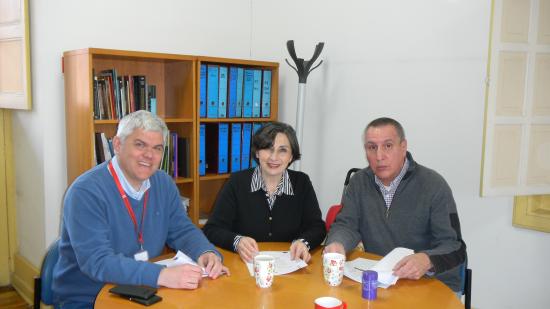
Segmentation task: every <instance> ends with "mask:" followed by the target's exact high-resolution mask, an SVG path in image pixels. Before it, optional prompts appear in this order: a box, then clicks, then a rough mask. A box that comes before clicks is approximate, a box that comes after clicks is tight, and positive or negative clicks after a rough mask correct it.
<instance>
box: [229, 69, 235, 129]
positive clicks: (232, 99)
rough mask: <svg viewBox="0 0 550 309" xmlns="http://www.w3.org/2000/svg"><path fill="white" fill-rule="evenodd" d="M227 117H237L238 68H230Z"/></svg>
mask: <svg viewBox="0 0 550 309" xmlns="http://www.w3.org/2000/svg"><path fill="white" fill-rule="evenodd" d="M227 117H228V118H235V117H237V67H233V66H232V67H229V86H228V98H227Z"/></svg>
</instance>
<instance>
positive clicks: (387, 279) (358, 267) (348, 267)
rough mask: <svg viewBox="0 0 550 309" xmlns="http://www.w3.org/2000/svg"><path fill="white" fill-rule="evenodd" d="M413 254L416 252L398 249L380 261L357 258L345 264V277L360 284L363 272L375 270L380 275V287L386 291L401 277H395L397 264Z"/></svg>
mask: <svg viewBox="0 0 550 309" xmlns="http://www.w3.org/2000/svg"><path fill="white" fill-rule="evenodd" d="M413 253H414V251H413V250H411V249H407V248H401V247H397V248H395V249H393V250H392V251H391V252H390V253H388V254H387V255H386V256H385V257H383V258H382V259H381V260H380V261H374V260H368V259H363V258H357V259H355V260H353V261H349V262H346V263H345V265H344V275H345V276H346V277H348V278H350V279H352V280H354V281H357V282H359V283H360V282H361V276H362V275H363V271H365V270H374V271H376V272H377V273H378V287H380V288H384V289H386V288H388V287H390V286H392V285H394V284H395V283H396V282H397V280H398V279H399V277H396V276H394V275H393V267H394V266H395V264H397V262H399V261H400V260H401V259H402V258H404V257H406V256H408V255H411V254H413Z"/></svg>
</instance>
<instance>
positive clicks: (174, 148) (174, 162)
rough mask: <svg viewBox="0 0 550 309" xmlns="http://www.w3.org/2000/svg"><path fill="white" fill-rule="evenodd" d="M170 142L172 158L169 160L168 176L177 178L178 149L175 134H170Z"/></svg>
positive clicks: (176, 135)
mask: <svg viewBox="0 0 550 309" xmlns="http://www.w3.org/2000/svg"><path fill="white" fill-rule="evenodd" d="M170 138H171V139H170V142H171V146H172V157H171V160H170V166H171V168H170V169H169V171H170V176H172V177H174V178H176V177H178V174H179V173H178V163H179V157H178V156H179V151H178V150H179V149H178V134H177V133H176V132H172V133H170Z"/></svg>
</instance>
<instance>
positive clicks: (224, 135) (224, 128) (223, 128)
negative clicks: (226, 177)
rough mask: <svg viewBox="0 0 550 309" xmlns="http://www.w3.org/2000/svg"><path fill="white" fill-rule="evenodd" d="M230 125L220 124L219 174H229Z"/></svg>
mask: <svg viewBox="0 0 550 309" xmlns="http://www.w3.org/2000/svg"><path fill="white" fill-rule="evenodd" d="M228 146H229V124H228V123H219V124H218V174H225V173H227V172H228V165H229V162H228V160H229V148H228Z"/></svg>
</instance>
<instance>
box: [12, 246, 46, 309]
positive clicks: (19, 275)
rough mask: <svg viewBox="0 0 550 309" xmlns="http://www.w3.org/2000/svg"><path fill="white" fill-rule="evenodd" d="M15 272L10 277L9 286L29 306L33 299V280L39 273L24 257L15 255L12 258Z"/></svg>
mask: <svg viewBox="0 0 550 309" xmlns="http://www.w3.org/2000/svg"><path fill="white" fill-rule="evenodd" d="M14 264H15V271H14V272H13V274H12V276H11V284H12V286H13V287H14V288H15V290H16V291H17V292H18V293H19V295H21V297H22V298H23V299H24V300H25V301H26V302H27V303H29V304H32V303H33V299H34V278H35V277H37V276H39V274H40V271H39V269H38V268H36V267H35V266H34V265H32V264H31V262H29V261H28V260H27V259H26V258H25V257H23V256H22V255H20V254H19V253H16V254H15V256H14Z"/></svg>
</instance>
